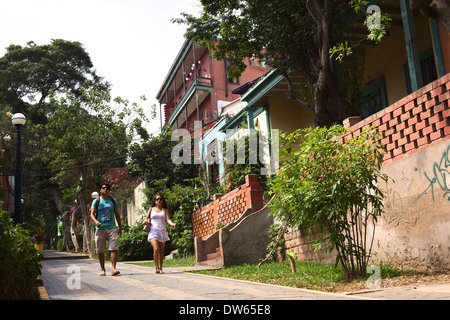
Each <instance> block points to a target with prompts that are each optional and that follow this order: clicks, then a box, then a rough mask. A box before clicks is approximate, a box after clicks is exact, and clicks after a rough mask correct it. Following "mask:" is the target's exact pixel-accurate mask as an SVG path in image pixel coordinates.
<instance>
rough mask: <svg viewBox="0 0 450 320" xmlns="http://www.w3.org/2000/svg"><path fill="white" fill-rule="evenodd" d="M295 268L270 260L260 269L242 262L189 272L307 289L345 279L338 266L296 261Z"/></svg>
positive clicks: (286, 263) (285, 263)
mask: <svg viewBox="0 0 450 320" xmlns="http://www.w3.org/2000/svg"><path fill="white" fill-rule="evenodd" d="M296 268H297V272H295V273H292V272H291V269H290V265H289V263H288V262H283V263H279V262H278V263H277V262H272V263H266V264H263V265H262V266H261V268H260V269H258V266H257V265H249V264H244V265H240V266H233V267H228V268H224V269H218V270H193V271H190V272H192V273H199V274H204V275H210V276H216V277H225V278H231V279H238V280H248V281H254V282H261V283H268V284H275V285H282V286H289V287H294V288H308V289H318V288H320V287H323V286H326V285H330V284H333V283H336V282H340V281H343V280H345V275H344V273H343V271H342V269H341V268H340V267H339V266H338V267H334V265H329V264H320V263H315V262H304V261H296Z"/></svg>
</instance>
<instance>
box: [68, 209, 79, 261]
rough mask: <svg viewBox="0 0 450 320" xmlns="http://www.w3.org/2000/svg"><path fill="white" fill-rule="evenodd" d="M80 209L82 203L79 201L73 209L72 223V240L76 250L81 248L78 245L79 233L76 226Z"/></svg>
mask: <svg viewBox="0 0 450 320" xmlns="http://www.w3.org/2000/svg"><path fill="white" fill-rule="evenodd" d="M79 211H80V203H79V202H78V203H77V206H76V207H75V208H74V209H73V212H72V223H71V224H70V235H71V237H72V242H73V245H74V247H75V252H80V248H79V246H78V240H77V235H76V233H75V228H76V226H77V216H78V212H79Z"/></svg>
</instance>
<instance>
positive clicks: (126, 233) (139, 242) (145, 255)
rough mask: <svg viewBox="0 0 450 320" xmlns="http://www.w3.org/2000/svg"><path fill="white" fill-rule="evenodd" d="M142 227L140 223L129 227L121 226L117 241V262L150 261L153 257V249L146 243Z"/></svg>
mask: <svg viewBox="0 0 450 320" xmlns="http://www.w3.org/2000/svg"><path fill="white" fill-rule="evenodd" d="M143 227H144V225H143V224H142V221H141V222H138V223H136V224H135V225H134V226H132V227H129V226H128V225H126V224H123V226H122V236H121V237H118V240H119V253H118V254H119V257H118V260H119V261H138V260H150V258H151V257H152V256H153V254H152V253H153V248H152V246H151V245H150V242H148V240H147V237H148V233H147V232H145V231H143V230H142V228H143Z"/></svg>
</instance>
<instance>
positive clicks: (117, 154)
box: [30, 85, 145, 251]
mask: <svg viewBox="0 0 450 320" xmlns="http://www.w3.org/2000/svg"><path fill="white" fill-rule="evenodd" d="M114 101H115V102H116V105H115V106H113V105H112V104H111V102H112V101H111V97H110V95H109V94H108V93H106V92H104V91H103V90H101V88H100V86H98V85H95V86H94V87H88V86H87V85H86V87H82V88H81V89H80V96H79V97H77V96H76V95H75V94H73V93H71V92H69V93H67V94H66V96H65V97H61V98H60V99H57V98H56V97H55V96H52V97H51V98H50V102H49V104H50V105H51V106H52V110H53V111H52V112H51V113H50V114H48V122H47V123H46V124H34V125H30V127H31V131H32V133H33V139H32V141H31V144H32V146H33V147H34V148H35V149H34V150H35V152H36V158H39V159H41V161H42V162H43V163H46V164H47V165H48V167H49V168H50V170H52V172H51V173H52V178H51V179H52V181H53V182H54V183H56V184H57V185H58V186H59V187H60V188H61V189H62V190H64V193H65V194H63V198H65V199H66V202H69V201H73V199H77V201H78V205H79V206H80V209H81V213H82V216H83V220H84V225H85V237H84V241H83V243H84V246H83V250H84V251H89V243H90V233H89V217H88V212H87V204H86V198H87V197H88V196H89V193H90V192H89V189H87V187H89V188H92V186H93V185H95V184H96V183H98V182H99V181H96V180H98V178H97V177H100V175H101V174H102V173H104V172H105V171H106V170H107V169H108V168H110V167H123V166H124V165H125V160H126V158H127V154H128V146H129V144H130V143H131V141H132V138H133V134H134V132H135V131H136V130H137V129H138V128H139V130H143V128H142V127H141V124H142V123H141V122H140V121H133V122H131V123H126V122H125V119H126V117H127V116H129V115H131V114H132V113H133V112H137V114H138V115H139V116H140V117H141V118H142V119H145V115H144V114H143V111H142V109H140V108H139V107H137V105H134V104H133V106H132V107H128V105H127V104H128V102H126V101H124V100H122V99H120V98H118V99H115V100H114Z"/></svg>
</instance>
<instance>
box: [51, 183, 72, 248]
mask: <svg viewBox="0 0 450 320" xmlns="http://www.w3.org/2000/svg"><path fill="white" fill-rule="evenodd" d="M50 194H51V195H52V198H53V201H55V205H56V208H57V209H58V212H59V215H60V216H61V221H62V223H63V225H62V228H61V233H62V235H63V245H62V248H61V251H69V243H70V231H69V229H70V225H69V217H68V215H67V213H64V205H63V203H62V200H61V192H60V191H59V189H58V188H57V187H50Z"/></svg>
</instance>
